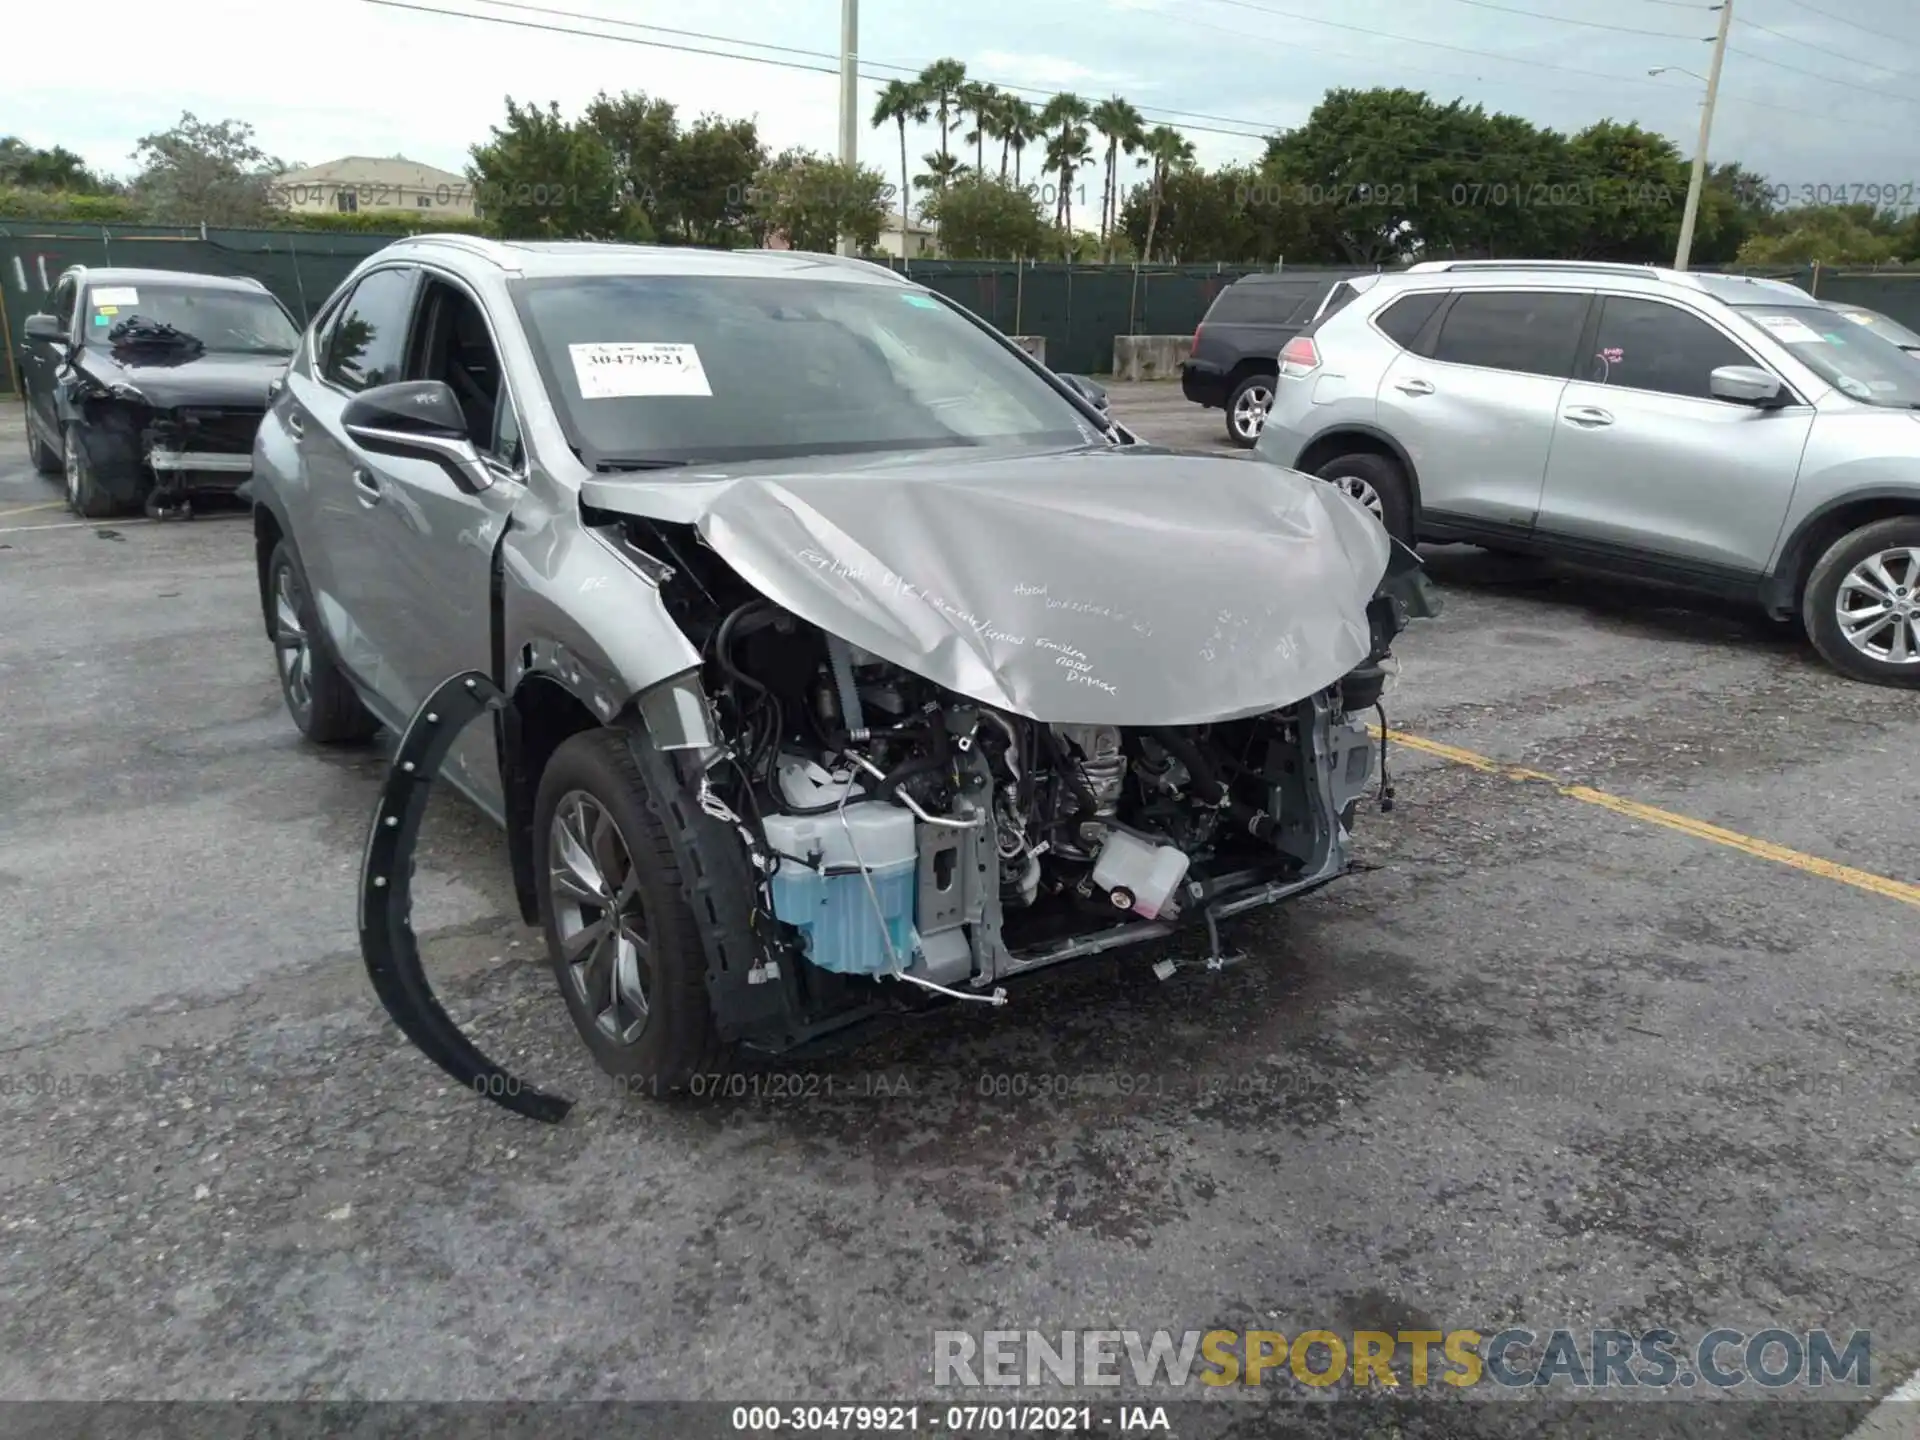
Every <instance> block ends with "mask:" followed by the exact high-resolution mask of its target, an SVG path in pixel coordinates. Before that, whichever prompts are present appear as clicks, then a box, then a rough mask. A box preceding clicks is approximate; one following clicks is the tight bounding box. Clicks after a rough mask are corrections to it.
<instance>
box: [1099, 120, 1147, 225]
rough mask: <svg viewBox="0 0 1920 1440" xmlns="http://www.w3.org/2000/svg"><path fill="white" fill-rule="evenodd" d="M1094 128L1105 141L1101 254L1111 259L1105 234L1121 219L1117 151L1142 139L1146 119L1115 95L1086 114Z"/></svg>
mask: <svg viewBox="0 0 1920 1440" xmlns="http://www.w3.org/2000/svg"><path fill="white" fill-rule="evenodd" d="M1089 118H1090V119H1091V120H1092V122H1093V128H1094V129H1096V130H1098V131H1099V132H1100V134H1101V136H1102V137H1104V138H1105V140H1106V142H1107V178H1106V185H1105V186H1104V188H1103V189H1102V191H1101V195H1100V247H1101V253H1102V254H1103V255H1104V256H1105V257H1106V258H1107V260H1109V261H1111V260H1112V259H1113V250H1112V247H1111V246H1110V245H1109V243H1108V237H1109V236H1110V235H1111V234H1112V233H1113V227H1114V225H1115V224H1116V223H1118V221H1119V219H1120V152H1121V151H1123V150H1124V151H1125V152H1126V153H1127V154H1128V155H1129V156H1131V155H1132V154H1133V153H1134V152H1135V151H1136V150H1138V149H1139V148H1140V142H1141V141H1142V140H1143V139H1145V138H1146V137H1145V132H1146V120H1145V118H1144V117H1143V116H1142V115H1141V114H1140V112H1139V111H1138V110H1136V109H1134V108H1133V106H1132V105H1130V104H1128V103H1127V102H1126V101H1125V100H1123V99H1121V98H1120V97H1119V96H1118V95H1114V96H1112V97H1110V98H1108V99H1106V100H1102V101H1101V102H1100V103H1099V104H1098V105H1096V106H1094V107H1093V114H1092V115H1091V116H1090V117H1089Z"/></svg>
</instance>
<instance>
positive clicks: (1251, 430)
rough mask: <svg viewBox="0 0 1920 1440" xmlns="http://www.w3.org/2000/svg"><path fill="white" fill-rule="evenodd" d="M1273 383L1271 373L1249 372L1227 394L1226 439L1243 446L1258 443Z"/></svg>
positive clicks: (1246, 446)
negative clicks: (1249, 373)
mask: <svg viewBox="0 0 1920 1440" xmlns="http://www.w3.org/2000/svg"><path fill="white" fill-rule="evenodd" d="M1273 385H1274V377H1273V376H1271V375H1249V376H1247V377H1246V378H1245V379H1244V380H1242V381H1241V382H1240V383H1239V384H1238V385H1235V386H1234V387H1233V390H1232V392H1231V393H1230V394H1229V395H1228V396H1227V439H1228V440H1230V441H1232V442H1233V443H1234V444H1235V445H1238V446H1239V447H1240V448H1241V449H1242V450H1251V449H1252V448H1253V447H1254V446H1255V445H1257V444H1259V443H1260V432H1261V431H1262V430H1264V429H1265V428H1266V425H1267V411H1269V410H1270V409H1272V408H1273Z"/></svg>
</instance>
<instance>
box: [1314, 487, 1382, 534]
mask: <svg viewBox="0 0 1920 1440" xmlns="http://www.w3.org/2000/svg"><path fill="white" fill-rule="evenodd" d="M1327 483H1328V484H1329V485H1331V486H1333V487H1334V489H1336V490H1339V491H1340V492H1341V493H1343V494H1345V495H1346V496H1347V497H1348V498H1350V499H1353V500H1358V501H1359V502H1360V503H1361V504H1362V505H1364V506H1366V507H1367V509H1369V510H1371V511H1372V512H1373V518H1374V519H1376V520H1378V521H1379V522H1380V523H1381V524H1382V525H1384V524H1386V523H1387V507H1386V506H1385V505H1383V504H1382V503H1381V501H1380V492H1379V491H1378V490H1375V489H1374V488H1373V486H1371V485H1369V484H1368V483H1367V482H1366V481H1365V480H1362V479H1361V478H1360V477H1359V476H1358V475H1335V476H1332V477H1331V478H1329V479H1328V481H1327Z"/></svg>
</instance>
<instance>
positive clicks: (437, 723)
mask: <svg viewBox="0 0 1920 1440" xmlns="http://www.w3.org/2000/svg"><path fill="white" fill-rule="evenodd" d="M505 703H506V697H505V696H504V695H503V694H501V692H500V689H499V687H498V686H496V685H495V684H494V683H493V682H492V681H491V680H490V679H488V678H487V677H486V676H485V675H483V674H481V673H480V672H479V671H477V670H473V671H467V672H465V673H462V674H458V675H453V676H450V677H449V678H448V679H446V680H445V681H443V682H442V683H441V685H440V687H439V688H438V689H437V690H435V691H434V692H433V693H432V694H430V695H429V696H427V698H426V699H425V700H424V701H423V702H422V703H421V705H420V708H419V709H418V710H416V711H414V712H413V718H412V719H411V720H410V721H408V722H407V729H406V733H405V734H403V735H402V736H401V737H400V744H399V747H398V748H397V749H396V750H395V751H394V756H393V763H392V765H391V766H390V767H389V768H388V771H387V781H386V784H385V785H384V786H383V787H382V788H381V791H380V803H379V806H378V807H377V808H376V809H375V811H374V814H373V823H372V825H371V826H370V827H369V829H368V833H367V845H366V851H365V853H364V855H363V856H362V859H361V865H360V955H361V958H362V959H364V960H365V961H366V966H367V975H368V978H370V979H371V980H372V981H373V989H374V993H375V994H377V995H378V996H379V997H380V1003H381V1004H382V1005H384V1006H385V1007H386V1011H387V1014H389V1015H391V1016H392V1017H393V1022H394V1024H396V1025H398V1026H399V1027H400V1030H401V1032H402V1033H403V1034H404V1035H406V1037H407V1038H408V1039H409V1040H411V1041H413V1043H414V1044H415V1045H417V1046H418V1047H419V1048H420V1050H421V1052H422V1053H423V1054H425V1055H426V1057H427V1058H428V1059H429V1060H431V1061H433V1063H434V1064H436V1065H438V1066H439V1067H440V1068H441V1069H442V1070H444V1071H446V1072H447V1074H449V1075H451V1076H453V1078H454V1079H456V1080H458V1081H459V1082H460V1083H461V1084H462V1085H464V1086H466V1087H467V1088H468V1089H470V1090H472V1091H473V1092H474V1093H475V1094H476V1095H484V1096H485V1097H486V1098H487V1099H489V1100H491V1101H493V1102H494V1103H495V1104H496V1105H500V1106H503V1107H505V1108H506V1109H508V1110H511V1111H513V1112H514V1113H515V1114H518V1115H524V1116H526V1117H528V1118H529V1119H532V1120H542V1121H545V1122H547V1123H549V1124H554V1125H557V1124H559V1123H560V1122H561V1121H562V1120H564V1119H566V1117H567V1112H568V1111H570V1110H572V1109H573V1101H571V1100H569V1099H566V1098H565V1097H564V1096H559V1095H549V1094H547V1093H546V1092H545V1091H543V1090H538V1089H536V1088H534V1087H533V1086H532V1085H529V1084H527V1083H526V1082H525V1081H524V1080H521V1079H520V1078H519V1077H518V1076H515V1075H513V1074H511V1073H510V1072H508V1071H507V1070H506V1069H504V1068H503V1067H501V1066H500V1065H498V1064H496V1063H495V1062H494V1061H492V1060H490V1059H488V1058H487V1056H486V1055H484V1054H483V1053H481V1051H480V1049H479V1048H478V1047H477V1046H475V1045H474V1043H473V1042H472V1041H471V1040H469V1039H468V1038H467V1036H466V1033H465V1032H464V1031H462V1030H461V1028H460V1027H459V1026H458V1025H457V1024H455V1023H454V1020H453V1017H452V1016H450V1015H448V1014H447V1012H446V1010H445V1009H443V1008H442V1007H441V1004H440V1001H439V998H438V997H437V996H435V994H434V993H433V987H432V986H431V985H430V984H429V983H428V981H427V975H426V971H425V970H424V969H423V968H422V967H421V964H420V947H419V945H418V944H417V943H416V940H415V937H414V933H413V924H412V920H411V915H412V911H413V847H414V845H415V844H416V842H418V840H419V838H420V823H421V821H422V820H423V819H424V818H425V817H426V813H427V801H428V799H429V797H430V794H431V792H432V788H433V780H434V777H435V776H436V775H438V774H439V773H440V767H441V766H442V765H443V764H445V763H446V759H447V756H448V755H449V754H450V753H451V752H452V750H453V745H454V742H455V741H456V740H458V739H459V738H460V735H461V732H462V731H464V730H465V729H466V728H467V726H468V725H469V724H470V723H472V722H473V721H474V720H476V719H478V718H479V717H481V716H482V715H486V714H488V713H489V712H491V711H494V710H498V709H499V708H500V707H501V706H502V705H504V704H505Z"/></svg>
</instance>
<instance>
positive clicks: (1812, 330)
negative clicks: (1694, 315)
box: [1740, 305, 1920, 410]
mask: <svg viewBox="0 0 1920 1440" xmlns="http://www.w3.org/2000/svg"><path fill="white" fill-rule="evenodd" d="M1740 313H1741V314H1743V315H1745V316H1746V317H1747V319H1749V320H1751V321H1753V322H1754V324H1756V325H1758V326H1759V327H1760V328H1761V329H1763V330H1765V331H1767V333H1768V334H1770V335H1772V336H1773V338H1774V339H1775V340H1778V341H1779V342H1780V343H1781V344H1782V345H1785V346H1786V347H1787V349H1788V350H1790V351H1792V352H1793V357H1794V359H1796V360H1798V361H1800V362H1801V363H1802V364H1803V365H1805V366H1806V367H1807V368H1808V369H1810V370H1812V371H1813V372H1814V373H1815V374H1817V375H1818V376H1819V377H1820V378H1821V379H1822V380H1825V381H1826V382H1827V383H1828V384H1829V385H1831V386H1833V387H1834V388H1835V389H1836V390H1838V391H1840V392H1841V393H1842V394H1843V395H1847V396H1850V397H1851V398H1853V399H1855V400H1858V401H1860V402H1862V403H1863V404H1867V405H1884V406H1887V407H1888V408H1890V409H1895V410H1902V409H1911V408H1917V407H1920V365H1916V364H1914V361H1913V357H1912V356H1911V355H1909V354H1907V352H1906V351H1904V350H1902V349H1900V347H1899V346H1897V345H1894V344H1891V343H1890V342H1888V341H1886V340H1883V339H1881V338H1880V336H1878V335H1876V334H1874V333H1873V331H1871V330H1869V329H1867V328H1866V327H1865V326H1862V325H1856V324H1854V323H1853V322H1852V321H1850V320H1843V319H1841V317H1840V316H1838V315H1836V314H1835V313H1834V312H1833V311H1832V310H1829V309H1827V308H1826V307H1825V306H1818V307H1815V306H1806V305H1742V306H1741V307H1740Z"/></svg>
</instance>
